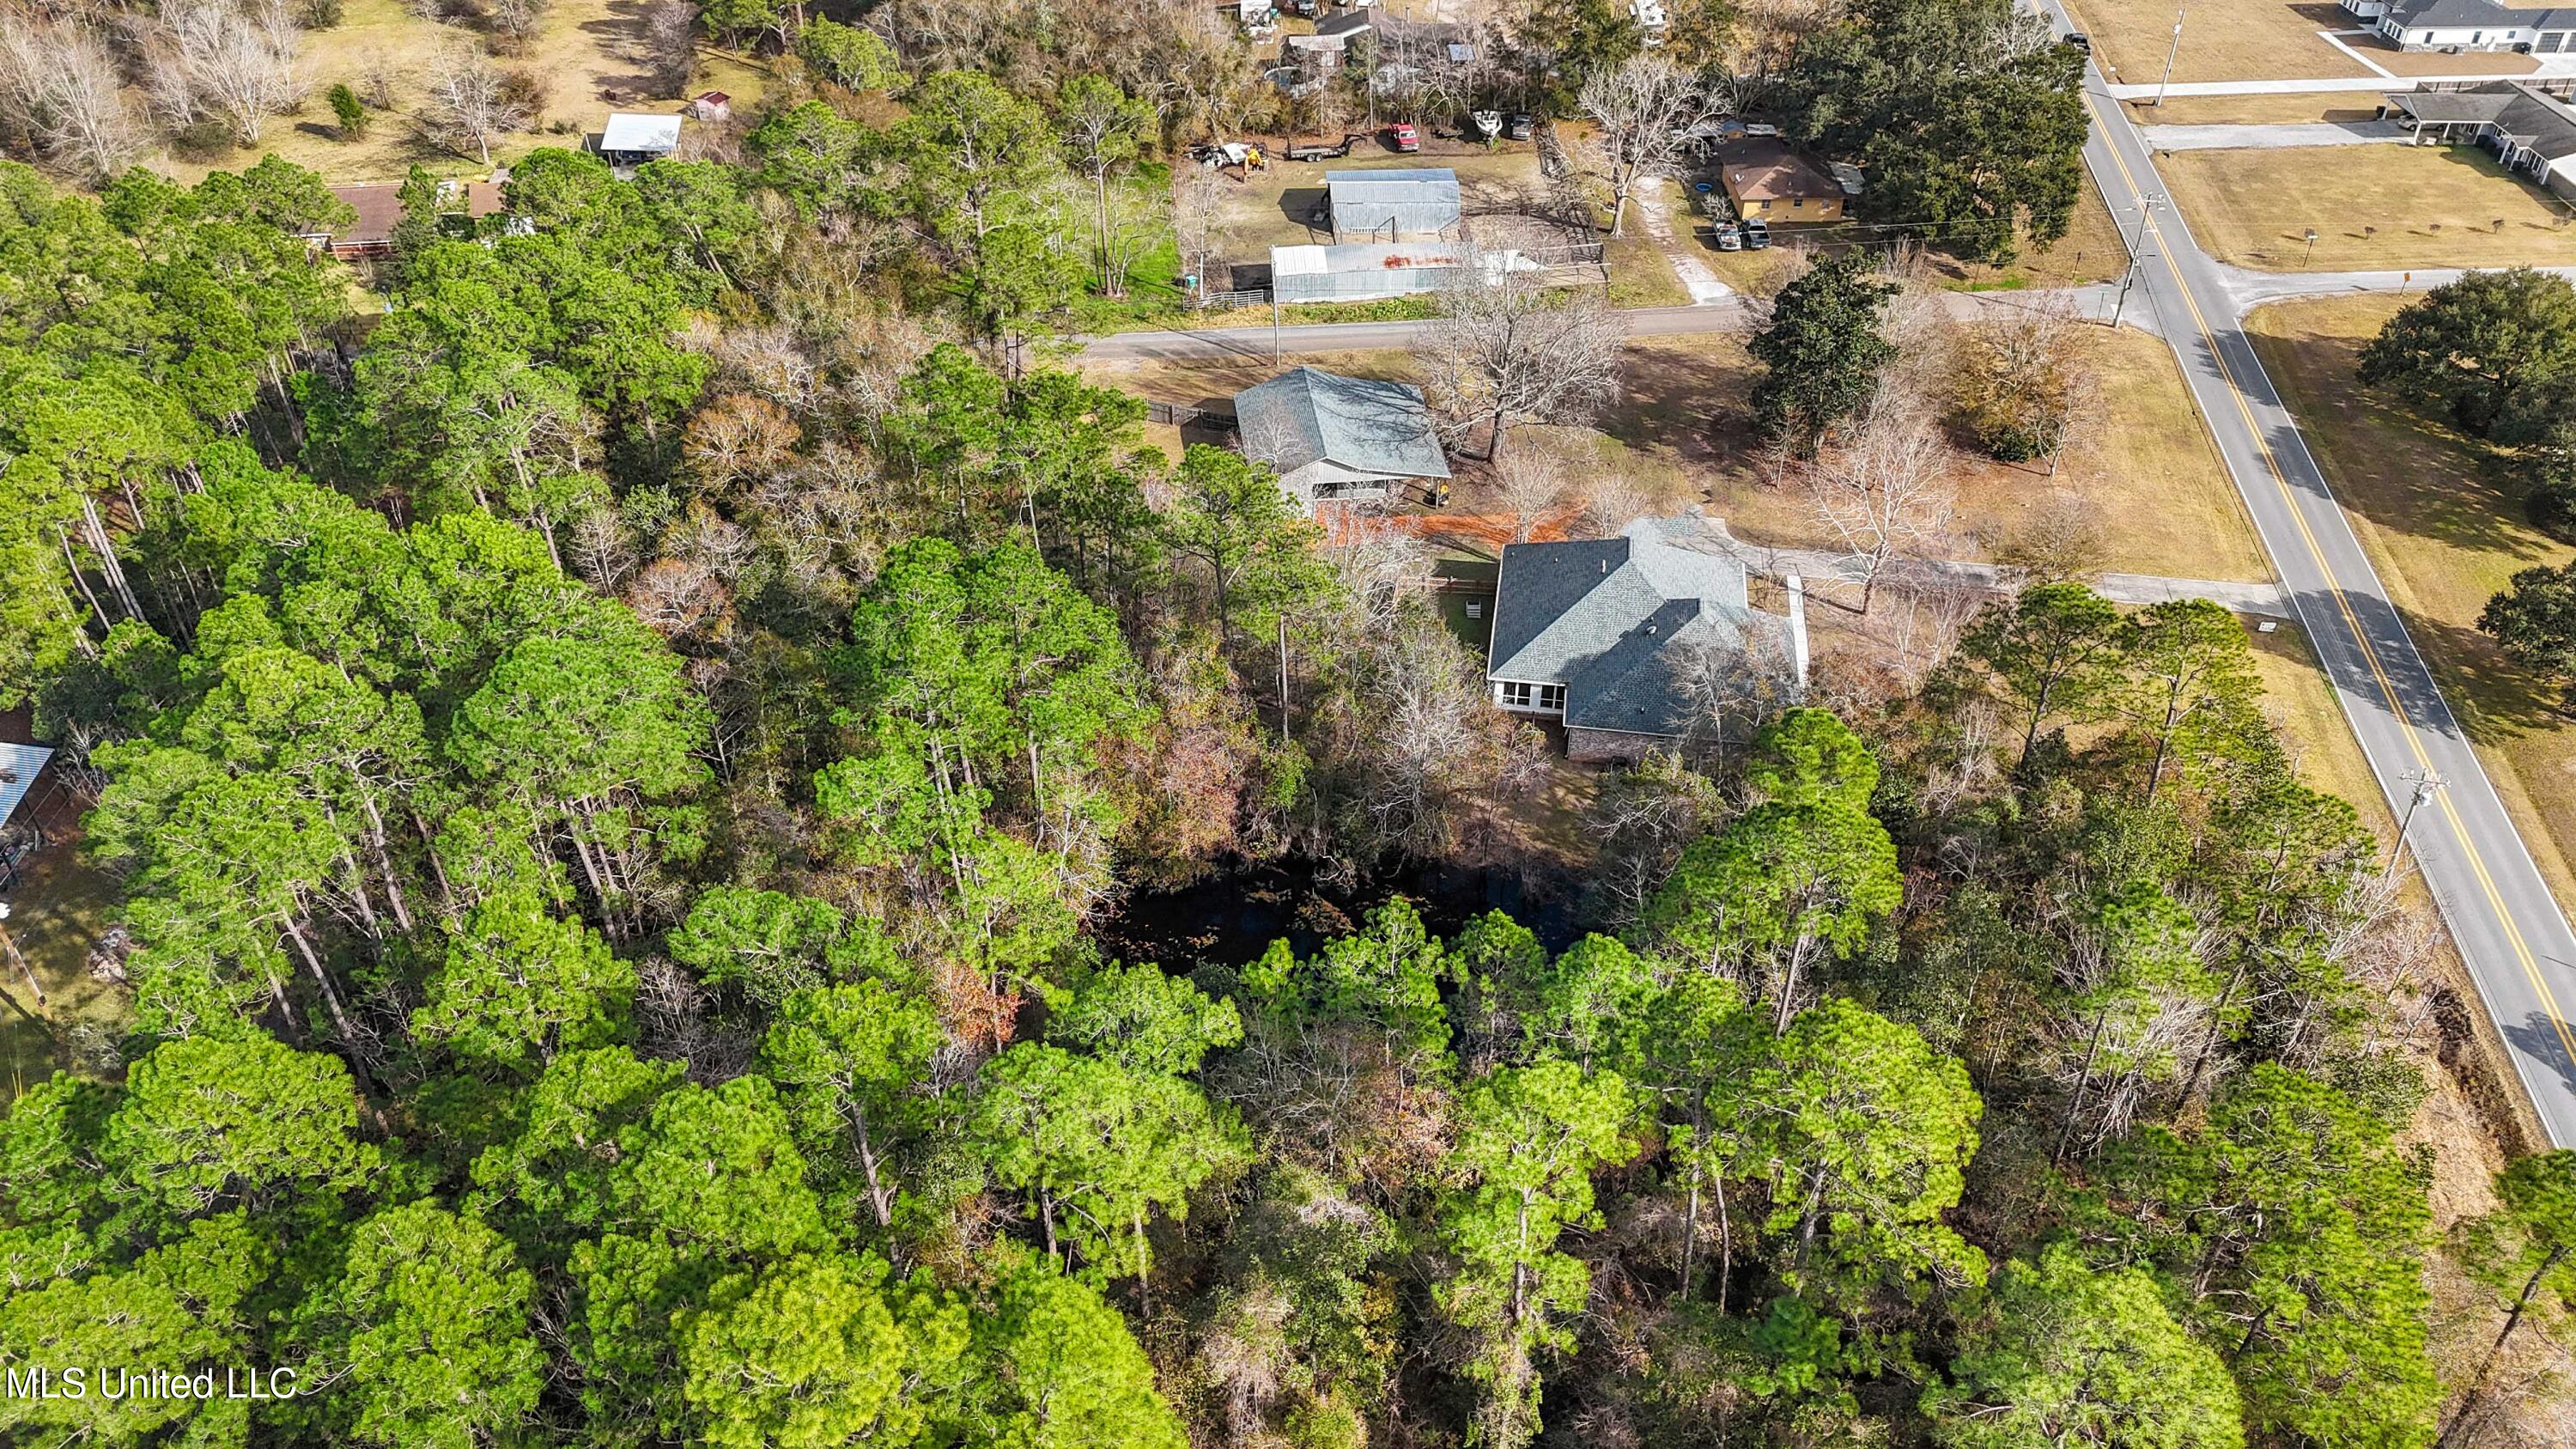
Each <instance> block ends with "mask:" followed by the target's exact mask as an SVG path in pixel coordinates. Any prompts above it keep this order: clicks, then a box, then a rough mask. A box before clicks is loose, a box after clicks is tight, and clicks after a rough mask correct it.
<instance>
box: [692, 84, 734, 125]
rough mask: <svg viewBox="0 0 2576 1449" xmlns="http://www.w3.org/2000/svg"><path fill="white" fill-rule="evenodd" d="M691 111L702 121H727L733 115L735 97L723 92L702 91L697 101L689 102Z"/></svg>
mask: <svg viewBox="0 0 2576 1449" xmlns="http://www.w3.org/2000/svg"><path fill="white" fill-rule="evenodd" d="M689 109H690V110H692V111H695V112H696V113H697V116H698V119H699V120H701V121H722V120H727V119H730V118H731V117H732V115H733V97H731V96H729V95H727V94H725V93H724V92H723V91H700V92H699V93H698V96H697V99H695V100H693V101H691V102H689Z"/></svg>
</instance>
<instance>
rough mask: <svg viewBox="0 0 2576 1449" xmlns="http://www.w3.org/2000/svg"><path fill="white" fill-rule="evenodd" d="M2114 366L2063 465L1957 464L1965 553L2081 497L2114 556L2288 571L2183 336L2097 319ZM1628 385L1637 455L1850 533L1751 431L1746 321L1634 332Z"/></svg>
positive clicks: (1743, 516)
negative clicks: (2198, 393)
mask: <svg viewBox="0 0 2576 1449" xmlns="http://www.w3.org/2000/svg"><path fill="white" fill-rule="evenodd" d="M2086 335H2087V337H2088V338H2089V339H2090V340H2091V345H2092V347H2093V362H2094V366H2095V368H2096V369H2097V370H2098V372H2099V374H2100V377H2101V396H2102V400H2103V401H2102V404H2101V416H2100V421H2099V423H2098V424H2097V425H2096V426H2095V427H2093V428H2092V429H2090V430H2089V431H2088V432H2087V433H2086V434H2084V435H2083V436H2081V437H2080V438H2079V439H2078V441H2077V442H2076V443H2075V444H2074V445H2073V446H2071V447H2070V448H2069V449H2068V450H2067V453H2066V456H2065V458H2064V459H2063V460H2062V462H2061V464H2060V466H2059V468H2058V472H2057V476H2056V477H2054V478H2051V477H2049V476H2048V473H2047V469H2046V467H2045V465H2043V464H2007V463H1997V462H1993V461H1992V460H1989V459H1982V458H1979V459H1971V460H1968V461H1966V462H1965V463H1963V464H1962V466H1961V468H1960V471H1959V473H1958V476H1957V485H1958V507H1957V512H1956V513H1955V515H1954V516H1953V519H1952V524H1951V528H1952V532H1953V534H1954V535H1955V536H1954V537H1953V538H1952V539H1950V540H1949V541H1948V543H1947V545H1946V551H1947V553H1948V554H1949V556H1951V557H1955V558H1963V559H1974V560H1992V559H1997V558H2002V557H2008V556H2010V555H2011V554H2012V552H2013V549H2014V545H2015V543H2016V542H2017V541H2019V540H2020V539H2021V538H2022V537H2024V535H2025V534H2026V532H2027V531H2028V530H2029V529H2030V528H2031V527H2032V525H2033V523H2034V522H2035V521H2036V520H2037V519H2038V518H2039V517H2041V516H2043V515H2045V514H2047V513H2050V512H2053V511H2055V510H2057V509H2058V508H2061V507H2063V506H2064V503H2065V501H2066V500H2068V499H2073V500H2077V501H2079V502H2080V504H2081V505H2082V506H2083V507H2084V508H2085V509H2086V511H2087V512H2088V513H2089V514H2090V515H2091V517H2092V518H2093V519H2094V520H2095V522H2096V525H2097V526H2096V528H2095V530H2094V531H2095V534H2096V536H2097V537H2098V539H2099V542H2100V550H2101V551H2100V561H2101V567H2103V568H2104V569H2106V570H2109V571H2112V572H2118V573H2141V574H2162V575H2168V576H2172V577H2178V578H2199V579H2226V580H2263V579H2268V578H2270V577H2271V576H2272V573H2271V568H2270V566H2269V565H2268V564H2267V563H2266V562H2265V561H2264V558H2263V551H2262V547H2261V545H2260V543H2259V542H2258V541H2257V540H2256V538H2255V535H2254V527H2253V523H2252V522H2251V520H2249V519H2248V518H2247V517H2246V515H2245V508H2244V504H2243V503H2242V502H2241V501H2239V499H2238V497H2237V494H2236V489H2235V486H2234V484H2233V483H2231V482H2230V481H2229V478H2228V474H2227V470H2226V468H2225V466H2224V465H2223V464H2222V463H2221V462H2220V460H2219V458H2218V455H2217V453H2216V451H2215V450H2214V449H2212V448H2211V446H2210V444H2209V438H2208V432H2207V430H2206V429H2205V428H2203V427H2202V426H2201V422H2200V419H2199V416H2198V415H2197V414H2196V413H2195V412H2194V411H2193V409H2192V405H2191V397H2190V394H2189V393H2188V392H2187V391H2186V390H2185V389H2184V387H2183V381H2182V372H2181V369H2180V368H2179V367H2178V366H2177V365H2176V364H2175V362H2174V359H2173V352H2172V349H2170V348H2168V347H2167V346H2166V345H2165V344H2164V343H2163V342H2162V341H2161V340H2159V339H2157V338H2155V337H2151V336H2148V335H2147V334H2145V333H2143V332H2138V331H2135V330H2132V329H2126V328H2124V329H2122V330H2120V331H2119V332H2116V333H2114V332H2112V331H2110V330H2109V329H2100V330H2098V331H2088V332H2087V334H2086ZM1629 354H1630V357H1631V359H1632V361H1631V363H1630V366H1629V368H1628V393H1627V397H1626V398H1625V399H1624V400H1623V401H1622V403H1621V405H1620V407H1619V409H1618V410H1617V411H1616V412H1614V413H1613V414H1612V416H1611V417H1610V419H1609V420H1608V422H1607V424H1606V428H1607V431H1608V432H1609V433H1610V435H1611V436H1612V437H1613V438H1615V439H1618V440H1619V441H1620V442H1621V443H1622V444H1623V445H1624V447H1625V449H1626V451H1627V452H1628V454H1629V455H1630V458H1631V460H1632V461H1631V462H1630V463H1628V464H1627V465H1626V466H1629V467H1631V468H1634V467H1636V466H1638V464H1640V463H1642V464H1643V465H1645V466H1646V467H1648V468H1652V469H1677V470H1679V471H1680V472H1681V473H1683V474H1685V475H1687V476H1688V477H1689V478H1690V479H1691V480H1692V481H1693V482H1695V483H1696V484H1697V485H1698V490H1697V492H1698V501H1701V502H1703V503H1705V504H1706V505H1707V506H1708V507H1709V508H1710V509H1711V510H1712V511H1714V512H1717V513H1720V514H1722V515H1723V516H1725V517H1726V518H1727V520H1728V522H1729V526H1730V527H1733V528H1734V529H1735V531H1736V532H1737V533H1738V534H1740V535H1742V536H1743V537H1746V538H1749V539H1754V540H1758V541H1760V542H1763V543H1771V544H1780V545H1792V546H1800V547H1811V548H1830V547H1833V546H1835V539H1834V537H1833V536H1832V534H1831V532H1830V531H1829V530H1828V529H1827V528H1826V527H1825V526H1824V525H1822V524H1821V523H1820V522H1818V520H1817V519H1816V517H1815V513H1814V509H1813V507H1812V506H1811V505H1810V503H1809V502H1808V500H1807V498H1806V496H1805V494H1804V493H1803V492H1802V491H1800V490H1799V489H1798V488H1796V487H1795V486H1792V485H1787V484H1782V483H1777V482H1774V481H1773V480H1772V479H1771V478H1770V477H1768V476H1767V474H1766V473H1765V472H1764V471H1763V470H1762V469H1761V467H1760V465H1759V463H1758V462H1757V458H1758V453H1757V452H1756V449H1755V447H1754V445H1753V442H1752V440H1751V439H1750V438H1749V437H1747V436H1745V435H1744V434H1743V433H1742V431H1741V426H1742V409H1743V406H1744V401H1743V400H1744V398H1745V397H1746V395H1747V390H1748V388H1749V387H1750V384H1751V380H1752V376H1753V372H1754V363H1753V361H1752V359H1751V358H1750V357H1749V356H1747V355H1746V354H1745V351H1744V344H1743V341H1742V339H1740V338H1737V337H1733V336H1722V335H1721V336H1706V337H1674V338H1655V339H1647V340H1641V341H1639V342H1636V343H1633V344H1631V346H1630V348H1629Z"/></svg>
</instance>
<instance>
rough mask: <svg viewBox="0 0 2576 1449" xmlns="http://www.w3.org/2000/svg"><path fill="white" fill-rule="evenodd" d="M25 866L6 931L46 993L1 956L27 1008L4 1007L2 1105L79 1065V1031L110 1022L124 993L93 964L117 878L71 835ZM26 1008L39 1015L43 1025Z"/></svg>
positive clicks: (0, 1017)
mask: <svg viewBox="0 0 2576 1449" xmlns="http://www.w3.org/2000/svg"><path fill="white" fill-rule="evenodd" d="M24 872H25V873H24V875H23V877H22V878H21V880H20V882H19V884H18V887H17V889H16V890H14V891H12V892H10V895H9V922H8V926H7V930H8V932H9V939H10V940H11V941H13V942H15V943H16V945H17V947H18V950H19V952H20V953H21V954H22V955H24V956H25V957H26V960H27V965H28V966H29V967H30V968H32V969H33V970H34V971H35V973H36V980H37V983H38V984H40V985H41V986H43V987H44V989H45V1000H44V1002H43V1004H41V1005H39V1004H38V1003H37V1002H36V1000H35V998H34V995H33V993H31V992H29V991H28V990H27V978H26V977H25V976H24V975H22V974H20V972H19V970H18V967H17V964H16V963H15V962H11V961H8V960H6V959H0V990H5V991H6V992H7V993H8V996H9V999H10V1000H11V1001H13V1002H15V1003H16V1004H17V1006H18V1007H20V1008H24V1011H23V1012H22V1011H21V1010H17V1009H12V1008H10V1007H6V1006H0V1107H5V1106H6V1105H7V1104H8V1102H9V1101H10V1100H11V1099H13V1098H15V1097H16V1096H17V1095H18V1094H19V1093H20V1092H23V1091H25V1090H26V1089H27V1088H29V1087H32V1086H34V1085H35V1084H37V1083H38V1082H41V1081H43V1080H45V1079H46V1078H47V1077H50V1076H52V1075H53V1074H54V1073H55V1072H56V1071H57V1070H60V1069H63V1068H69V1067H73V1066H74V1065H75V1053H74V1052H73V1051H72V1050H71V1036H72V1034H73V1033H74V1032H75V1031H77V1030H79V1029H81V1028H83V1027H85V1026H86V1027H90V1028H93V1029H94V1028H97V1027H102V1026H104V1027H111V1028H112V1027H113V1026H114V1024H115V1023H117V1022H118V1021H120V1020H121V1019H122V1018H123V1015H124V1012H125V998H124V996H123V994H122V993H120V992H118V991H117V990H116V989H115V988H113V987H111V986H109V985H107V984H106V983H104V982H101V981H99V980H97V979H96V978H94V977H92V976H91V975H90V974H89V969H88V962H89V953H90V952H91V950H93V949H94V948H95V947H96V946H97V945H98V943H99V940H100V938H101V937H102V936H104V935H105V933H106V931H107V927H108V922H109V919H110V917H111V916H112V915H113V914H114V912H115V908H116V882H115V881H114V880H113V879H111V878H110V877H109V876H107V875H106V874H105V873H104V872H102V871H99V870H97V869H95V868H93V867H91V866H90V865H88V864H87V863H86V862H84V861H82V860H81V859H80V857H79V854H78V852H77V848H76V846H75V845H74V844H72V843H71V842H59V843H56V844H54V845H52V846H49V847H48V848H46V849H45V850H43V851H41V852H39V853H37V854H36V855H35V856H33V857H31V858H30V859H29V860H28V861H27V862H26V864H25V866H24ZM26 1012H32V1013H33V1014H35V1015H36V1016H38V1017H40V1018H42V1023H41V1025H40V1024H39V1023H37V1022H32V1021H29V1020H28V1019H27V1015H26V1014H25V1013H26Z"/></svg>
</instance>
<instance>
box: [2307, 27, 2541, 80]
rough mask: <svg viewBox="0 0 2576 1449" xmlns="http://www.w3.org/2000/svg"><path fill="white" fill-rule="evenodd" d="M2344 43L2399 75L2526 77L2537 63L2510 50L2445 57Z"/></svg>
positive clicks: (2351, 40)
mask: <svg viewBox="0 0 2576 1449" xmlns="http://www.w3.org/2000/svg"><path fill="white" fill-rule="evenodd" d="M2344 43H2345V44H2346V45H2349V46H2351V47H2352V48H2353V49H2355V50H2358V51H2360V52H2362V53H2363V54H2365V55H2367V56H2369V57H2370V58H2371V59H2372V60H2375V61H2377V62H2379V64H2380V66H2381V67H2382V68H2383V69H2386V70H2391V71H2394V72H2396V73H2397V74H2399V75H2529V74H2531V73H2532V72H2533V71H2536V70H2538V69H2540V62H2539V61H2537V60H2535V59H2533V58H2532V57H2530V56H2527V55H2516V54H2514V53H2513V52H2512V51H2509V50H2471V51H2463V52H2462V53H2460V54H2458V55H2444V54H2443V53H2442V52H2440V51H2438V50H2399V49H2397V48H2396V47H2395V46H2392V45H2388V44H2386V43H2385V42H2381V43H2378V44H2373V43H2371V42H2369V41H2365V40H2362V39H2360V38H2359V37H2356V36H2350V35H2347V36H2345V37H2344Z"/></svg>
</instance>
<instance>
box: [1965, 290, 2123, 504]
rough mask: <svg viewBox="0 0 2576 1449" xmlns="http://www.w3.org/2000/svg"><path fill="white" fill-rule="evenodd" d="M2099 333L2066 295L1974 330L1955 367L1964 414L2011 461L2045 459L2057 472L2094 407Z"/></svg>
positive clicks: (1989, 446) (2012, 312)
mask: <svg viewBox="0 0 2576 1449" xmlns="http://www.w3.org/2000/svg"><path fill="white" fill-rule="evenodd" d="M2090 342H2091V338H2090V336H2089V334H2088V329H2087V328H2086V327H2085V325H2084V323H2083V322H2082V321H2081V320H2080V319H2079V318H2078V317H2077V316H2076V312H2075V304H2074V302H2073V301H2072V300H2070V299H2067V298H2064V297H2040V298H2033V299H2030V300H2029V301H2028V302H2027V303H2026V304H2021V305H2016V306H2014V307H2013V308H2011V309H2010V310H2009V311H2007V312H2005V313H2004V315H2003V316H2002V317H2001V318H1999V319H1997V320H1995V321H1992V322H1986V323H1981V324H1979V325H1978V326H1976V327H1974V328H1971V329H1969V331H1968V334H1967V336H1966V337H1965V338H1964V339H1963V341H1962V344H1961V346H1960V349H1959V351H1960V354H1961V355H1960V358H1959V362H1958V365H1957V367H1956V368H1955V369H1954V370H1953V372H1954V376H1955V377H1956V378H1957V384H1956V385H1957V389H1958V399H1959V411H1960V413H1961V415H1962V416H1963V418H1964V419H1965V420H1966V422H1967V425H1968V427H1969V428H1970V429H1971V430H1972V431H1973V432H1975V434H1976V435H1977V440H1978V441H1979V442H1980V443H1982V444H1984V445H1985V447H1986V449H1987V451H1989V452H1991V453H1993V454H1994V455H1995V456H1996V457H1998V458H2001V459H2003V460H2004V461H2005V462H2008V463H2018V462H2022V461H2025V460H2027V459H2031V458H2044V459H2046V460H2047V462H2048V471H2049V473H2050V475H2051V476H2054V475H2055V474H2056V472H2057V465H2058V460H2059V458H2060V457H2061V455H2063V453H2064V452H2065V450H2066V447H2067V445H2068V444H2069V443H2071V442H2073V441H2074V439H2075V437H2076V435H2077V433H2078V431H2079V430H2080V429H2081V428H2082V427H2083V425H2084V422H2085V420H2086V418H2087V417H2088V416H2089V415H2090V414H2091V413H2092V412H2093V411H2094V407H2093V404H2094V401H2095V398H2094V392H2095V383H2094V375H2093V367H2092V364H2091V360H2090V358H2089V356H2088V355H2087V354H2088V352H2089V349H2090Z"/></svg>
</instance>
